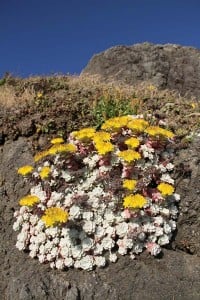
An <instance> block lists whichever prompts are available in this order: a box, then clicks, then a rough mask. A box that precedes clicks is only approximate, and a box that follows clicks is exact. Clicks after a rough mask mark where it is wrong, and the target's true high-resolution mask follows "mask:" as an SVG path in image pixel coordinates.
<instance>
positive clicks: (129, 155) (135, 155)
mask: <svg viewBox="0 0 200 300" xmlns="http://www.w3.org/2000/svg"><path fill="white" fill-rule="evenodd" d="M117 155H118V156H119V157H120V158H122V159H123V160H124V161H126V162H128V163H130V162H133V161H134V160H138V159H140V158H141V155H140V153H139V152H137V151H134V150H131V149H128V150H124V151H119V152H118V154H117Z"/></svg>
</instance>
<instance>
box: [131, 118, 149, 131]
mask: <svg viewBox="0 0 200 300" xmlns="http://www.w3.org/2000/svg"><path fill="white" fill-rule="evenodd" d="M148 125H149V123H148V122H147V121H145V120H144V119H132V120H130V121H129V122H128V124H127V127H128V128H129V129H131V130H133V131H139V132H141V131H144V129H145V128H146V127H147V126H148Z"/></svg>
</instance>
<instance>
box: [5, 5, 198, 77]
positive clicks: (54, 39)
mask: <svg viewBox="0 0 200 300" xmlns="http://www.w3.org/2000/svg"><path fill="white" fill-rule="evenodd" d="M0 41H1V42H0V76H2V75H3V74H4V72H6V71H8V72H11V73H13V74H15V75H18V76H23V77H24V76H29V75H37V74H42V75H46V74H51V73H63V74H66V73H70V74H79V73H80V71H81V70H82V69H83V68H84V67H85V65H86V64H87V62H88V61H89V59H90V58H91V57H92V55H93V54H95V53H99V52H101V51H103V50H105V49H107V48H109V47H112V46H116V45H133V44H135V43H140V42H145V41H148V42H152V43H161V44H163V43H177V44H181V45H186V46H193V47H197V48H200V0H187V1H186V0H5V1H4V0H2V1H1V3H0Z"/></svg>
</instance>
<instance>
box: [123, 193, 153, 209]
mask: <svg viewBox="0 0 200 300" xmlns="http://www.w3.org/2000/svg"><path fill="white" fill-rule="evenodd" d="M146 203H147V201H146V199H145V198H144V197H143V196H142V195H140V194H135V195H128V196H126V197H125V198H124V201H123V206H124V207H125V208H135V209H137V208H142V207H143V206H144V205H145V204H146Z"/></svg>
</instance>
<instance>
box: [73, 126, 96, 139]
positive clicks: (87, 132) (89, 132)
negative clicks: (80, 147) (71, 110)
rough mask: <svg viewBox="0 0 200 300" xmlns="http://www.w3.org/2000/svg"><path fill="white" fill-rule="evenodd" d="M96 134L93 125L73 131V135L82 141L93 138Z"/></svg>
mask: <svg viewBox="0 0 200 300" xmlns="http://www.w3.org/2000/svg"><path fill="white" fill-rule="evenodd" d="M94 134H95V129H94V128H92V127H88V128H83V129H81V130H79V131H74V132H72V136H73V137H75V139H77V140H81V141H84V140H86V141H88V140H90V139H92V138H93V136H94Z"/></svg>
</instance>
